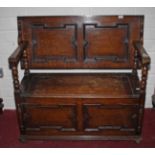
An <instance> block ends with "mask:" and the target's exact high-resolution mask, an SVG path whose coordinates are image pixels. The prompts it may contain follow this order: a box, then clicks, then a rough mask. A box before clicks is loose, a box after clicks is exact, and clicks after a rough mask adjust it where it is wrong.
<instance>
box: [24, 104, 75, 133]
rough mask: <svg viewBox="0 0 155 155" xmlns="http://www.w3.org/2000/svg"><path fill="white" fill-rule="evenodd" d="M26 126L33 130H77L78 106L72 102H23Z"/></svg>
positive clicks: (27, 128)
mask: <svg viewBox="0 0 155 155" xmlns="http://www.w3.org/2000/svg"><path fill="white" fill-rule="evenodd" d="M22 112H23V114H22V115H23V122H24V128H25V129H26V130H31V131H40V130H42V129H48V130H53V131H75V130H76V106H75V105H70V104H67V105H65V104H52V105H44V104H42V105H38V104H28V105H27V104H23V105H22Z"/></svg>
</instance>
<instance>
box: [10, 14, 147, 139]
mask: <svg viewBox="0 0 155 155" xmlns="http://www.w3.org/2000/svg"><path fill="white" fill-rule="evenodd" d="M143 25H144V17H143V16H93V17H82V16H41V17H18V47H17V49H16V50H15V51H14V53H13V54H12V55H11V56H10V57H9V66H10V69H11V70H12V77H13V85H14V95H15V104H16V110H17V117H18V124H19V130H20V139H21V140H22V141H24V140H28V139H29V140H45V139H46V140H47V139H53V140H58V139H59V140H135V141H137V142H138V141H140V139H141V133H142V127H143V113H144V103H145V93H146V91H145V90H146V81H147V72H148V68H149V64H150V58H149V56H148V54H147V53H146V51H145V49H144V48H143ZM19 62H20V64H21V69H24V76H23V78H22V80H21V81H19V78H18V70H17V66H18V63H19ZM38 69H39V71H38V72H37V71H36V70H38ZM54 69H56V71H57V73H55V72H54ZM59 69H61V72H60V71H59ZM77 69H78V70H77ZM79 69H80V70H79ZM139 69H141V75H140V77H139V76H138V73H137V71H138V70H139ZM69 71H70V72H69ZM73 71H74V72H73Z"/></svg>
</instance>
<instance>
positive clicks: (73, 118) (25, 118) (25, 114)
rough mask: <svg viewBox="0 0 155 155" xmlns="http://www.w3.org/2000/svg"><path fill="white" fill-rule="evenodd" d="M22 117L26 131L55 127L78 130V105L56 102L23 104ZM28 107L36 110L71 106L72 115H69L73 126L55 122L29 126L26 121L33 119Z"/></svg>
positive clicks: (59, 129)
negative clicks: (53, 103)
mask: <svg viewBox="0 0 155 155" xmlns="http://www.w3.org/2000/svg"><path fill="white" fill-rule="evenodd" d="M21 108H22V112H23V113H22V119H23V129H24V130H25V131H40V130H42V129H53V130H57V131H76V130H77V118H76V111H77V110H76V106H75V105H69V104H55V105H35V104H26V103H24V104H22V105H21ZM27 108H33V109H35V110H37V109H42V110H43V109H44V110H45V109H51V110H52V109H58V110H59V109H63V108H70V109H71V110H72V112H71V115H69V116H68V119H69V120H70V122H71V125H72V127H71V128H66V127H64V126H63V125H62V126H61V125H60V126H59V125H54V124H48V125H43V124H38V125H35V126H33V127H29V126H28V125H27V123H26V122H28V121H30V120H31V115H30V113H28V112H27Z"/></svg>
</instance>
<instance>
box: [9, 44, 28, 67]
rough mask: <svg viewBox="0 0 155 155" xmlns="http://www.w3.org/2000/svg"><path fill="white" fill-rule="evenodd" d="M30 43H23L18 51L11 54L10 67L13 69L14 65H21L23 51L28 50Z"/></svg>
mask: <svg viewBox="0 0 155 155" xmlns="http://www.w3.org/2000/svg"><path fill="white" fill-rule="evenodd" d="M27 45H28V42H26V41H25V42H22V43H21V44H20V45H19V46H18V47H17V48H16V50H15V51H14V52H13V53H12V54H11V56H10V57H9V67H10V68H12V66H13V65H17V64H18V63H19V60H20V59H21V56H22V54H23V51H24V50H25V49H26V48H27Z"/></svg>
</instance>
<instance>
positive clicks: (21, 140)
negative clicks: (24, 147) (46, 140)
mask: <svg viewBox="0 0 155 155" xmlns="http://www.w3.org/2000/svg"><path fill="white" fill-rule="evenodd" d="M19 141H20V142H21V143H26V142H27V139H26V138H25V137H24V136H20V137H19Z"/></svg>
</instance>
